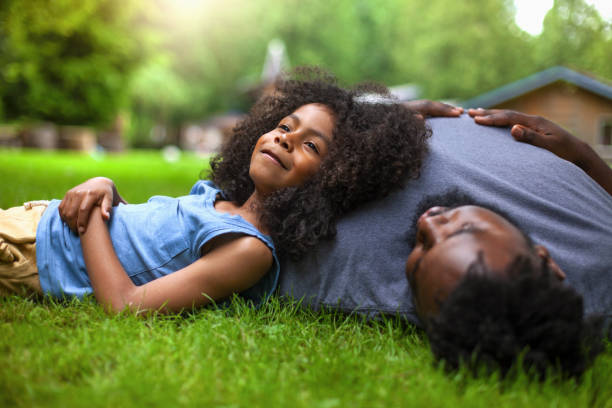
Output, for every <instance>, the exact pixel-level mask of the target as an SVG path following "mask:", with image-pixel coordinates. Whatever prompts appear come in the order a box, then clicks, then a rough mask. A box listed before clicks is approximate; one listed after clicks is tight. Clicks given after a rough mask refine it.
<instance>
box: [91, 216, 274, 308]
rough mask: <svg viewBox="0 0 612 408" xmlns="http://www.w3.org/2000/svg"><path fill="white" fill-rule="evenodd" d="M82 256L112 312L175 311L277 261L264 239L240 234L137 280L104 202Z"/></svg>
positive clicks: (228, 290)
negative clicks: (119, 249) (115, 240)
mask: <svg viewBox="0 0 612 408" xmlns="http://www.w3.org/2000/svg"><path fill="white" fill-rule="evenodd" d="M81 244H82V248H83V258H84V260H85V265H86V267H87V273H88V275H89V279H90V280H91V284H92V287H93V291H94V295H95V296H96V299H97V300H98V302H99V303H101V304H102V305H103V306H104V307H105V308H107V311H109V312H111V311H112V312H115V313H118V312H121V311H122V310H124V309H125V308H126V307H127V308H129V309H130V310H136V311H141V310H159V311H162V312H176V311H180V310H182V309H185V308H192V307H196V306H201V305H204V304H206V303H208V302H210V300H211V299H213V300H219V299H223V298H225V297H227V296H229V295H231V294H232V293H237V292H241V291H243V290H245V289H248V288H249V287H251V286H253V285H254V284H255V283H256V282H257V281H258V280H259V279H261V277H263V276H264V275H265V273H266V272H267V271H268V269H269V268H270V266H271V265H272V261H273V260H272V253H271V252H270V249H269V248H268V247H267V246H266V245H265V244H264V243H263V242H261V241H260V240H259V239H257V238H254V237H250V236H241V237H239V238H236V239H234V240H231V241H228V242H227V243H223V244H222V245H220V246H218V247H216V248H214V249H213V250H212V251H210V252H208V253H207V254H206V256H203V257H202V258H200V259H199V260H197V261H196V262H194V263H193V264H191V265H189V266H187V267H185V268H183V269H181V270H179V271H176V272H174V273H171V274H169V275H166V276H164V277H162V278H159V279H156V280H153V281H151V282H149V283H147V284H144V285H142V286H136V285H134V283H132V281H131V280H130V278H129V277H128V275H127V273H126V272H125V270H124V269H123V266H122V265H121V263H120V262H119V259H118V258H117V255H116V253H115V250H114V248H113V245H112V242H111V239H110V235H109V232H108V228H107V226H106V223H105V222H104V220H103V218H102V215H101V210H100V207H95V208H93V210H92V211H91V215H90V217H89V225H88V228H87V231H86V232H85V233H84V234H81Z"/></svg>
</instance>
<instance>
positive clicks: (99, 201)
mask: <svg viewBox="0 0 612 408" xmlns="http://www.w3.org/2000/svg"><path fill="white" fill-rule="evenodd" d="M297 74H298V76H300V78H297V79H287V80H284V81H282V82H280V83H279V84H278V88H277V93H276V94H275V95H274V96H272V97H268V98H265V99H263V100H260V101H259V102H258V103H257V104H256V105H255V106H254V107H253V109H252V110H251V112H250V113H249V115H248V117H247V118H246V119H245V120H244V121H243V122H241V123H240V124H239V125H238V126H237V127H236V129H235V134H234V136H233V138H232V139H231V140H230V141H229V143H228V144H227V145H226V146H225V147H224V148H223V150H222V152H221V153H220V154H219V155H218V156H216V157H215V158H213V159H212V162H211V171H210V174H209V177H210V180H211V181H198V182H197V183H196V184H195V185H194V186H193V188H192V189H191V192H190V194H189V195H188V196H183V197H178V198H171V197H162V196H154V197H152V198H151V199H149V201H148V202H147V203H145V204H137V205H131V204H125V201H124V200H123V199H122V198H121V196H120V195H119V193H118V191H117V189H116V187H115V185H114V183H113V182H112V181H111V180H109V179H106V178H94V179H91V180H88V181H86V182H85V183H83V184H81V185H79V186H77V187H75V188H73V189H72V190H70V191H69V192H68V193H67V194H66V196H65V197H64V199H63V200H62V201H61V203H60V201H58V200H53V201H51V202H49V203H48V206H47V205H46V203H44V202H32V203H26V205H24V207H15V208H11V209H9V210H6V211H1V212H0V293H4V294H7V293H19V294H23V295H29V294H32V293H38V294H45V295H50V296H53V297H58V298H61V297H63V296H76V297H82V296H84V295H86V294H88V293H92V292H93V294H94V295H95V297H96V299H97V300H98V302H100V303H101V304H103V305H104V306H105V307H106V308H108V310H111V311H113V312H119V311H122V310H124V309H125V308H129V309H131V310H138V311H139V310H160V311H164V312H172V311H180V310H182V309H185V308H192V307H196V306H201V305H204V304H207V303H209V302H210V301H213V300H214V301H216V300H220V299H223V298H226V297H228V296H230V295H231V294H233V293H240V294H241V295H243V296H245V297H246V298H248V299H252V300H253V301H255V302H257V301H260V300H262V299H265V298H267V296H269V295H270V293H271V292H272V291H273V290H274V288H275V286H276V282H277V279H278V274H279V266H278V259H277V253H276V251H278V254H279V255H282V256H291V257H299V256H301V255H303V254H304V253H305V252H307V251H308V250H309V249H310V248H312V247H313V246H314V245H315V244H316V243H317V242H318V241H320V240H321V239H324V238H328V237H331V236H333V235H334V233H335V221H336V219H337V218H338V216H340V215H341V214H343V213H344V212H346V211H348V210H351V209H352V208H354V207H355V206H357V205H359V204H362V203H364V202H366V201H369V200H372V199H375V198H377V197H381V196H384V195H386V194H387V193H388V192H389V191H391V190H392V189H394V188H396V187H398V186H400V185H401V183H402V182H403V181H405V180H406V179H407V178H410V177H416V176H417V175H418V173H419V168H420V166H421V163H422V161H423V158H424V155H425V152H426V145H427V138H428V136H429V131H428V130H427V128H426V126H425V122H424V120H423V119H422V117H421V116H420V115H416V114H414V113H413V112H412V111H410V110H408V109H407V108H405V107H403V106H401V105H399V104H383V103H372V101H371V100H369V99H368V97H367V94H368V93H372V92H376V93H383V94H384V93H386V90H384V89H380V87H378V86H374V85H364V86H360V87H358V88H355V89H353V90H346V89H342V88H339V87H338V86H337V85H336V84H335V81H334V80H333V78H331V77H330V76H328V75H325V74H322V73H320V72H318V71H316V70H302V71H300V72H297ZM111 214H112V215H111ZM75 231H78V235H77V234H76V233H75ZM273 242H274V243H275V244H276V250H275V246H274V244H273Z"/></svg>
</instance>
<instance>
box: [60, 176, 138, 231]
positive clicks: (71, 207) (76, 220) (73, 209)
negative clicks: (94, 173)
mask: <svg viewBox="0 0 612 408" xmlns="http://www.w3.org/2000/svg"><path fill="white" fill-rule="evenodd" d="M119 203H124V204H126V201H125V200H124V199H123V198H122V197H121V196H120V195H119V192H118V191H117V188H116V187H115V183H113V181H112V180H111V179H109V178H106V177H94V178H92V179H89V180H87V181H86V182H84V183H83V184H79V185H78V186H76V187H74V188H72V189H70V190H68V192H67V193H66V195H65V196H64V198H63V200H62V202H61V203H60V205H59V208H58V209H59V213H60V217H61V218H62V220H64V222H66V223H67V224H68V226H69V227H70V229H71V230H73V231H74V232H78V233H79V234H83V233H84V232H85V231H86V230H87V224H88V221H89V216H90V214H91V211H92V210H93V209H94V207H96V206H99V207H100V208H101V210H102V218H103V219H104V220H106V221H108V220H109V219H110V213H111V208H112V207H113V206H116V205H118V204H119Z"/></svg>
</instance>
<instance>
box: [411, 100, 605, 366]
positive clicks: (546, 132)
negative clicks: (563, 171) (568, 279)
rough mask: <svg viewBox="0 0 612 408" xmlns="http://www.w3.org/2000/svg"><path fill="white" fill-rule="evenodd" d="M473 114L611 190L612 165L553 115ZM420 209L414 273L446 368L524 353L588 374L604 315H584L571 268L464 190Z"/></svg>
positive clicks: (421, 309)
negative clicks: (503, 127)
mask: <svg viewBox="0 0 612 408" xmlns="http://www.w3.org/2000/svg"><path fill="white" fill-rule="evenodd" d="M470 114H471V115H472V116H474V117H476V121H477V122H479V121H480V122H483V123H487V124H501V125H514V127H513V129H512V131H511V132H512V134H513V136H515V137H516V138H517V139H529V140H530V141H531V143H533V144H536V145H543V146H545V147H546V148H547V149H548V150H550V151H552V152H553V153H555V154H557V155H558V156H560V157H562V158H566V159H569V160H571V161H573V162H575V163H580V166H581V167H582V168H583V169H584V170H585V171H586V172H587V173H588V174H589V175H590V176H591V177H592V178H593V179H594V180H595V181H596V182H597V183H598V184H600V185H601V186H602V187H603V188H604V189H606V190H607V191H608V192H612V170H611V169H610V168H609V167H608V166H607V165H606V164H605V163H604V162H603V160H601V159H600V158H599V156H597V155H596V154H594V152H593V151H592V150H591V149H590V148H588V147H585V146H581V145H579V143H578V141H577V140H576V139H575V138H574V137H573V136H572V135H571V134H569V133H568V132H566V131H565V130H563V129H561V128H560V127H558V126H556V125H555V124H553V123H552V122H549V121H547V120H545V119H543V118H533V117H529V116H527V115H524V114H520V113H517V112H511V111H484V110H471V111H470ZM580 147H582V149H581V148H580ZM417 214H420V215H418V218H416V217H415V221H414V223H413V225H414V227H413V228H414V231H415V234H414V236H415V241H414V243H413V245H412V246H413V250H412V252H411V253H410V256H409V257H408V260H407V262H406V276H407V278H408V281H409V282H410V287H411V289H412V294H413V302H414V305H415V308H416V312H417V315H418V316H419V318H420V319H421V321H422V323H423V325H424V326H425V329H426V331H427V333H428V336H429V341H430V344H431V348H432V351H433V353H434V355H435V356H436V358H438V359H440V360H444V362H445V363H446V366H447V368H451V369H456V368H458V367H459V365H460V364H461V362H464V363H466V364H468V365H470V366H472V367H474V368H476V367H478V366H479V365H480V364H484V365H487V366H489V367H494V368H499V369H500V370H501V373H502V375H503V374H505V373H506V372H507V371H508V370H509V369H510V367H511V366H512V365H513V364H514V363H515V362H516V359H517V356H519V355H520V354H522V359H523V365H524V366H525V367H529V368H533V369H534V370H535V372H536V373H537V374H539V375H540V376H542V377H543V376H545V374H546V370H547V369H548V368H549V367H551V366H552V367H555V368H558V369H560V370H561V371H562V372H563V374H565V375H570V376H579V375H580V374H582V372H583V371H584V369H585V368H586V366H587V365H588V363H589V362H590V361H591V360H592V357H594V356H595V355H596V354H597V353H598V352H600V351H601V350H602V347H601V341H600V340H601V334H602V330H601V319H599V318H597V317H594V316H591V317H590V318H585V316H584V310H583V301H582V296H581V295H580V294H578V293H577V292H576V291H575V290H574V289H573V288H571V287H570V286H567V285H564V284H563V283H562V281H563V280H564V279H565V273H564V272H563V271H562V270H561V268H559V266H558V265H557V264H556V263H555V261H554V260H553V259H552V258H551V257H550V255H549V252H548V250H547V249H546V248H545V247H544V246H542V245H536V244H534V243H533V241H532V240H531V238H530V237H529V236H528V235H527V234H526V233H525V232H524V231H523V230H522V229H521V228H520V227H519V223H517V222H516V221H514V220H512V218H511V217H510V216H508V215H506V214H504V213H503V211H501V210H499V209H496V208H494V207H492V206H490V205H482V204H478V203H477V201H476V200H475V199H473V198H471V197H469V196H468V195H466V194H462V193H460V192H459V191H458V190H451V191H449V192H447V193H446V194H443V195H438V196H431V197H427V198H426V199H424V200H423V202H422V203H421V204H420V206H419V210H418V211H417Z"/></svg>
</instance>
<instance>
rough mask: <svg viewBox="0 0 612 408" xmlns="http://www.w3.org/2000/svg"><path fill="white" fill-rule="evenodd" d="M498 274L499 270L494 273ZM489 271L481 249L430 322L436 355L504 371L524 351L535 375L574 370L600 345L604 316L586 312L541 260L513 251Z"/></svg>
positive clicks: (455, 363)
mask: <svg viewBox="0 0 612 408" xmlns="http://www.w3.org/2000/svg"><path fill="white" fill-rule="evenodd" d="M498 276H499V275H498ZM501 276H505V278H502V277H494V276H493V274H492V273H491V272H490V271H489V270H488V267H487V266H486V265H485V263H484V260H483V258H482V256H480V257H479V259H478V260H477V261H475V262H474V263H473V264H472V265H471V266H470V268H469V270H468V274H467V275H466V277H465V278H464V279H463V280H462V281H461V282H460V283H459V285H458V286H457V288H456V289H455V290H454V291H453V292H452V293H451V294H450V295H449V297H448V298H447V299H446V300H445V301H444V303H443V304H442V307H441V310H440V314H439V315H438V316H437V317H435V318H433V319H431V320H430V321H429V322H428V324H427V328H426V330H427V333H428V337H429V341H430V345H431V349H432V351H433V353H434V356H435V357H436V359H437V360H438V361H444V363H445V366H446V368H447V369H450V370H454V369H457V368H458V367H459V366H460V365H461V364H465V365H467V367H469V368H470V369H472V370H473V372H474V373H476V372H477V369H478V368H479V367H481V366H484V367H485V368H486V369H488V370H489V371H490V370H494V369H499V370H500V372H501V374H502V376H505V375H506V374H507V372H508V371H509V370H510V368H511V367H512V366H514V365H515V363H516V361H517V359H518V357H519V356H522V364H523V367H524V368H526V369H527V370H531V371H528V372H530V373H531V374H535V375H536V376H537V377H538V378H539V379H543V378H545V376H546V373H547V371H548V370H549V369H550V368H553V369H558V370H560V372H561V373H562V375H563V376H566V377H567V376H574V377H579V376H580V375H581V374H582V372H583V371H584V370H585V369H586V368H587V366H588V365H589V363H590V362H591V361H592V360H593V358H594V357H595V356H596V355H597V354H598V353H599V352H601V350H602V348H603V343H602V341H601V338H602V330H601V326H602V320H601V319H600V318H598V317H591V318H588V319H585V318H584V315H583V305H582V297H581V296H580V295H579V294H578V293H577V292H576V291H575V290H574V289H572V288H570V287H568V286H565V285H563V284H561V283H560V282H559V281H558V279H555V277H554V276H553V274H552V273H551V272H550V271H549V270H548V266H547V263H546V262H542V264H538V263H537V262H535V263H534V261H533V260H531V259H529V258H527V257H525V256H517V257H516V258H515V259H514V261H513V262H511V263H510V265H509V266H508V267H507V269H506V271H505V273H504V274H502V275H501Z"/></svg>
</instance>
